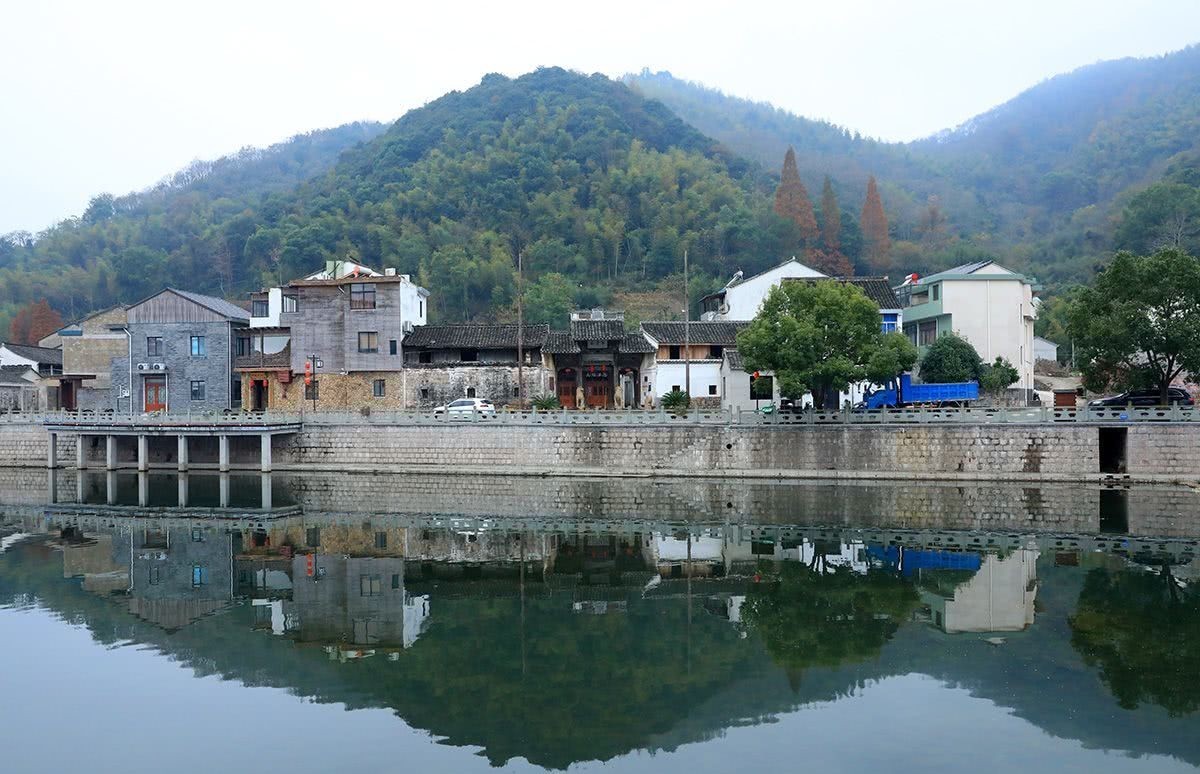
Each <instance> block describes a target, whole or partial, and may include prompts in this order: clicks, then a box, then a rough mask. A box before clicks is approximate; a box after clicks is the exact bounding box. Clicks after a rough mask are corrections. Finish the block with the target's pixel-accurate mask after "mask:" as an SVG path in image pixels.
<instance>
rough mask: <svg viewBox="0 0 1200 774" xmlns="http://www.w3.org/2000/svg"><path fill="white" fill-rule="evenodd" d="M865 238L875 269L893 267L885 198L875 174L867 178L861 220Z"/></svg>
mask: <svg viewBox="0 0 1200 774" xmlns="http://www.w3.org/2000/svg"><path fill="white" fill-rule="evenodd" d="M859 225H860V226H861V228H862V232H863V240H864V241H865V242H866V247H867V256H866V257H867V263H869V264H870V265H871V269H872V270H873V271H879V272H881V273H882V272H886V271H887V270H888V269H889V268H891V256H890V253H891V250H892V243H891V239H890V238H889V237H888V221H887V215H885V214H884V212H883V200H882V199H880V198H879V188H878V187H877V186H876V185H875V176H874V175H871V177H870V179H868V180H867V199H866V201H864V202H863V208H862V218H861V219H860V220H859Z"/></svg>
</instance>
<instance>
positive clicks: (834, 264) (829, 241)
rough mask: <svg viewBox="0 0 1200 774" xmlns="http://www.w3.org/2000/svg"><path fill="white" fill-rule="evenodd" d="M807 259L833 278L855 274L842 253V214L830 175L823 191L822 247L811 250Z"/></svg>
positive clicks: (813, 265) (826, 179)
mask: <svg viewBox="0 0 1200 774" xmlns="http://www.w3.org/2000/svg"><path fill="white" fill-rule="evenodd" d="M807 257H808V262H809V265H811V266H812V267H813V268H814V269H816V270H817V271H820V272H824V273H825V274H828V275H830V276H831V277H849V276H850V275H852V274H854V267H853V266H851V265H850V260H849V259H848V258H847V257H846V255H845V254H844V253H843V252H842V212H841V210H840V209H839V208H838V203H837V196H836V195H835V194H834V193H833V181H831V180H830V179H829V175H826V176H825V187H824V188H823V189H822V191H821V247H820V248H819V249H815V250H809V252H808V256H807Z"/></svg>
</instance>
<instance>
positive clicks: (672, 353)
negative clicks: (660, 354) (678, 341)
mask: <svg viewBox="0 0 1200 774" xmlns="http://www.w3.org/2000/svg"><path fill="white" fill-rule="evenodd" d="M667 359H669V360H678V359H679V347H678V346H671V347H668V348H667Z"/></svg>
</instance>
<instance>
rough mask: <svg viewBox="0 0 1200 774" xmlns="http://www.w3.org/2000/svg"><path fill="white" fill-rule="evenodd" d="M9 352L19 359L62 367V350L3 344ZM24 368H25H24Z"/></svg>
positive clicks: (30, 345)
mask: <svg viewBox="0 0 1200 774" xmlns="http://www.w3.org/2000/svg"><path fill="white" fill-rule="evenodd" d="M3 346H4V347H6V348H7V349H8V350H9V351H11V352H12V353H13V354H14V355H17V356H19V357H23V358H27V359H29V360H33V361H34V362H37V363H45V364H48V365H57V366H60V365H62V350H61V349H51V348H50V347H35V346H33V345H32V344H7V343H5V344H3ZM22 367H24V366H22Z"/></svg>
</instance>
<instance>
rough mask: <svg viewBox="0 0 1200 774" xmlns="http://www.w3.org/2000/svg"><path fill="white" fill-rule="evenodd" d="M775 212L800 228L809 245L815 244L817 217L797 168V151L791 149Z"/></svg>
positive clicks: (781, 176)
mask: <svg viewBox="0 0 1200 774" xmlns="http://www.w3.org/2000/svg"><path fill="white" fill-rule="evenodd" d="M775 212H776V213H778V214H779V215H780V216H782V217H784V218H787V219H788V220H790V221H792V222H793V223H795V224H796V225H797V226H799V227H800V236H802V237H804V241H805V242H806V243H807V244H808V245H810V246H811V245H813V244H814V243H815V241H816V239H817V236H818V234H819V231H818V229H817V217H816V215H814V214H813V207H812V201H811V200H810V199H809V198H808V189H806V188H805V187H804V182H803V181H802V180H801V179H800V171H799V170H798V169H797V168H796V151H795V149H793V148H791V147H788V149H787V154H786V155H785V156H784V157H783V172H782V173H781V174H780V176H779V187H778V188H776V189H775Z"/></svg>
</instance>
